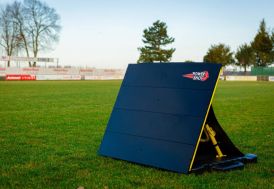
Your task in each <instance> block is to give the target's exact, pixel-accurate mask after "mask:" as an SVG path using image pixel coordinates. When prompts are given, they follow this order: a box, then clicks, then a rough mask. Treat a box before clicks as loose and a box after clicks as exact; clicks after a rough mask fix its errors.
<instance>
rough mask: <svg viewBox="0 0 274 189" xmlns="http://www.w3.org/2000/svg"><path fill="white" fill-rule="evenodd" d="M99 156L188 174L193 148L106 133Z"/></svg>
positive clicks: (179, 144)
mask: <svg viewBox="0 0 274 189" xmlns="http://www.w3.org/2000/svg"><path fill="white" fill-rule="evenodd" d="M99 153H100V154H102V155H107V156H111V157H115V158H118V159H122V160H127V161H132V162H135V163H141V164H145V165H151V166H155V167H158V168H162V169H167V170H172V171H177V172H185V173H186V172H188V166H185V165H189V162H190V161H191V158H192V153H193V146H192V145H186V144H181V143H176V142H168V141H162V140H153V139H150V138H143V137H138V136H132V135H124V134H117V133H111V132H106V133H105V137H104V141H103V143H102V144H101V148H100V152H99ZM170 160H172V161H170Z"/></svg>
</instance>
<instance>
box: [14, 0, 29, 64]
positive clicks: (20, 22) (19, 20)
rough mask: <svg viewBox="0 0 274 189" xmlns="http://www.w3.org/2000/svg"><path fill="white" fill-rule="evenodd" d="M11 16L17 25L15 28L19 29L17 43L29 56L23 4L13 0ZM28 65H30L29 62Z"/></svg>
mask: <svg viewBox="0 0 274 189" xmlns="http://www.w3.org/2000/svg"><path fill="white" fill-rule="evenodd" d="M11 7H12V11H11V14H12V17H13V19H14V22H15V24H16V25H17V28H18V30H19V38H20V41H21V43H20V44H19V48H21V49H25V52H26V55H27V57H28V58H29V57H30V53H29V44H28V38H27V37H28V35H27V28H26V21H27V19H26V12H25V9H24V7H23V5H22V4H21V3H20V2H18V1H15V2H14V3H13V4H12V5H11ZM29 66H30V67H31V66H32V65H31V62H29Z"/></svg>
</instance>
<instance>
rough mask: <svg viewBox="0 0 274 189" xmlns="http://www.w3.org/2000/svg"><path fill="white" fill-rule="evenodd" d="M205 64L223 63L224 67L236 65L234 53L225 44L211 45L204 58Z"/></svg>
mask: <svg viewBox="0 0 274 189" xmlns="http://www.w3.org/2000/svg"><path fill="white" fill-rule="evenodd" d="M204 62H208V63H221V64H222V65H223V66H225V65H228V64H231V63H234V59H233V52H231V51H230V47H229V46H226V45H225V44H222V43H220V44H218V45H211V47H210V48H209V49H208V51H207V54H206V55H205V56H204Z"/></svg>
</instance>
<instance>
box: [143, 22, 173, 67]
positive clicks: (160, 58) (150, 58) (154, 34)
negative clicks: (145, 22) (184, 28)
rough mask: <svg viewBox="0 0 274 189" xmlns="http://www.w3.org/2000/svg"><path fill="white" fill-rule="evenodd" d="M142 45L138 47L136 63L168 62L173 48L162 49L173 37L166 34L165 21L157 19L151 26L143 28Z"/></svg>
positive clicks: (171, 41)
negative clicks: (138, 55) (138, 54)
mask: <svg viewBox="0 0 274 189" xmlns="http://www.w3.org/2000/svg"><path fill="white" fill-rule="evenodd" d="M142 41H143V43H144V44H145V46H144V47H140V48H138V50H139V51H140V57H139V59H138V63H153V62H169V61H170V60H171V57H172V54H173V53H174V51H175V48H171V49H164V47H165V46H166V45H169V44H171V43H173V42H174V38H172V37H169V36H168V34H167V26H166V23H164V22H161V21H159V20H157V21H156V22H154V23H153V25H152V26H151V27H149V28H148V29H145V30H144V34H143V40H142Z"/></svg>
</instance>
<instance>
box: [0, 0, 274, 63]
mask: <svg viewBox="0 0 274 189" xmlns="http://www.w3.org/2000/svg"><path fill="white" fill-rule="evenodd" d="M7 2H13V0H0V4H2V5H3V4H5V3H7ZM45 2H46V3H47V4H48V5H49V6H51V7H54V8H55V9H56V10H57V13H58V14H59V15H60V16H61V25H62V31H61V35H60V41H59V43H58V45H57V46H56V48H55V50H54V51H52V52H42V53H40V55H39V56H40V57H44V56H49V57H58V58H59V60H60V64H61V65H73V66H89V67H97V68H126V66H127V64H128V63H134V62H136V61H137V59H138V56H139V52H138V50H137V48H138V47H140V46H142V41H141V40H142V34H143V30H144V29H145V28H147V27H148V26H150V25H152V23H153V22H154V21H156V20H158V19H159V20H161V21H164V22H166V24H167V26H168V34H169V35H170V36H172V37H174V38H175V42H174V43H173V44H172V45H171V47H175V48H176V51H175V53H174V54H173V58H172V61H174V62H180V61H185V60H193V61H202V59H203V56H204V55H205V53H206V51H207V49H208V48H209V47H210V45H211V44H216V43H220V42H222V43H225V44H227V45H229V46H230V47H231V49H232V50H233V51H236V49H237V47H238V46H239V45H240V44H242V43H245V42H247V43H249V42H250V41H251V40H252V39H253V37H254V35H255V34H256V32H257V30H258V27H259V23H260V21H261V20H262V19H263V18H265V21H266V24H267V26H268V27H272V28H274V11H273V10H274V8H273V7H274V0H229V1H227V0H207V1H206V0H203V1H202V0H195V1H191V0H188V1H186V0H170V1H167V0H135V1H133V0H112V1H111V0H78V1H68V0H46V1H45Z"/></svg>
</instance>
